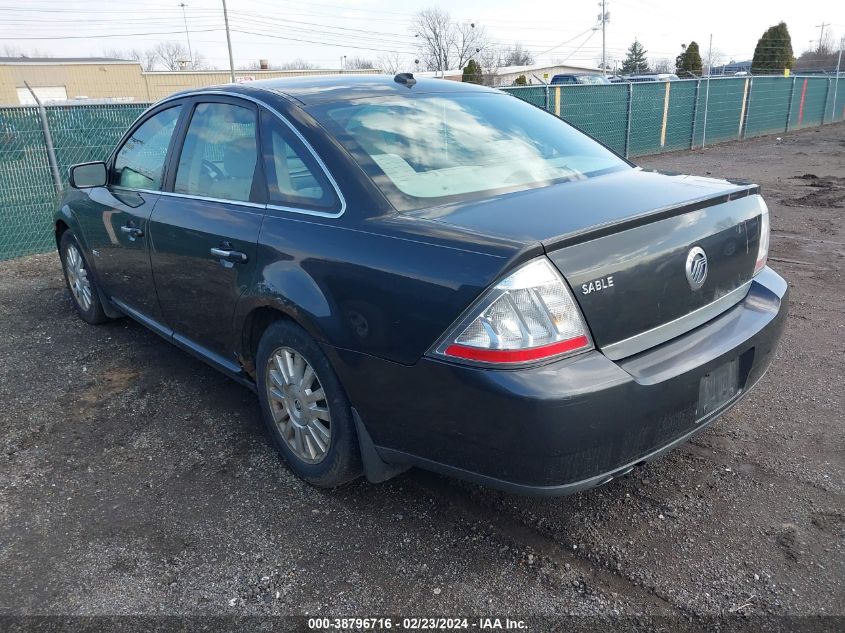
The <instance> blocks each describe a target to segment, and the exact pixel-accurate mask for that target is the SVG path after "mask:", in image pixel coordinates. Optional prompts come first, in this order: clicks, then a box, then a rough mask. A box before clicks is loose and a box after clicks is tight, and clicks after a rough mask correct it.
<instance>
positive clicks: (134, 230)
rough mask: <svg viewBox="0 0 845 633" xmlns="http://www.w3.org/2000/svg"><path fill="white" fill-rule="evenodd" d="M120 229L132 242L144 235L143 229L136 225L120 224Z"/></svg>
mask: <svg viewBox="0 0 845 633" xmlns="http://www.w3.org/2000/svg"><path fill="white" fill-rule="evenodd" d="M120 230H121V231H122V232H124V233H126V234H127V235H128V236H129V239H130V240H131V241H133V242H134V241H135V240H136V239H138V238H139V237H144V231H143V229H139V228H138V227H137V226H130V225H128V224H127V225H125V226H121V227H120Z"/></svg>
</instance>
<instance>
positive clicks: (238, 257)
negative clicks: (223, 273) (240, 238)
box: [210, 248, 249, 264]
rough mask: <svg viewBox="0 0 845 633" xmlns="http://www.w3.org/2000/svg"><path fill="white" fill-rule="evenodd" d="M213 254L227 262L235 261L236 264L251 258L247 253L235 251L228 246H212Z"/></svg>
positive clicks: (243, 262)
mask: <svg viewBox="0 0 845 633" xmlns="http://www.w3.org/2000/svg"><path fill="white" fill-rule="evenodd" d="M210 252H211V254H212V255H214V256H215V257H219V258H220V259H223V260H225V261H227V262H233V263H235V264H245V263H246V262H247V260H248V259H249V258H248V257H247V256H246V253H241V252H240V251H233V250H229V249H227V248H212V249H211V251H210Z"/></svg>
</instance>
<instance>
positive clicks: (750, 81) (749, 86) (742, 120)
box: [739, 77, 754, 141]
mask: <svg viewBox="0 0 845 633" xmlns="http://www.w3.org/2000/svg"><path fill="white" fill-rule="evenodd" d="M753 91H754V77H746V79H745V92H744V93H743V95H742V110H741V111H740V114H739V140H740V141H744V140H745V134H746V132H747V131H748V111H749V110H750V109H751V95H752V93H753Z"/></svg>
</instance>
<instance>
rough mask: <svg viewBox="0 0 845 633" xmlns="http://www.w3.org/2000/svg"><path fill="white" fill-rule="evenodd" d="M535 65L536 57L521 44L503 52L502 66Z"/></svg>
mask: <svg viewBox="0 0 845 633" xmlns="http://www.w3.org/2000/svg"><path fill="white" fill-rule="evenodd" d="M533 63H534V56H533V55H532V54H531V52H530V51H528V50H527V49H525V48H523V47H522V43H521V42H517V43H516V44H514V45H513V47H511V48H507V49H505V50H504V51H502V66H530V65H531V64H533Z"/></svg>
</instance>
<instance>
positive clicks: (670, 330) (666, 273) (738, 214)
mask: <svg viewBox="0 0 845 633" xmlns="http://www.w3.org/2000/svg"><path fill="white" fill-rule="evenodd" d="M758 191H759V188H758V187H756V186H755V185H739V184H735V183H730V182H728V181H723V180H715V179H709V178H696V177H690V176H669V175H664V174H657V173H653V172H643V171H641V170H638V169H636V170H633V169H632V170H626V171H624V172H619V173H615V174H609V175H607V176H602V177H598V178H592V179H589V180H586V181H582V182H576V183H565V184H562V185H556V186H553V187H547V188H543V189H538V190H532V191H527V192H522V193H520V194H514V195H509V196H503V197H501V198H493V199H490V200H487V201H484V202H481V203H474V204H471V205H469V204H468V205H455V206H452V207H445V208H444V207H440V208H437V209H430V210H427V211H426V212H423V213H420V214H418V215H423V217H427V218H428V219H436V220H439V221H441V222H447V223H450V224H455V225H458V226H461V227H462V228H464V229H470V230H473V231H477V232H478V233H480V234H487V235H491V234H492V235H500V236H503V237H504V236H507V237H510V238H514V237H519V238H521V239H524V240H532V241H534V240H538V241H540V242H542V243H543V246H544V247H545V249H546V252H547V254H548V256H549V258H550V259H551V260H552V262H553V263H554V264H555V266H557V268H558V269H559V270H560V272H561V273H562V274H563V275H564V277H565V278H566V279H567V281H568V282H569V284H570V286H571V287H572V290H573V294H574V296H575V298H576V300H577V301H578V303H579V305H580V307H581V310H582V312H583V313H584V317H585V318H586V320H587V324H588V325H589V327H590V330H591V333H592V335H593V339H594V341H595V344H596V347H598V348H599V349H600V350H602V351H603V352H604V353H605V354H606V355H607V356H608V357H610V358H612V359H619V358H624V357H627V356H630V355H632V354H636V353H638V352H641V351H643V350H645V349H648V348H650V347H653V346H655V345H659V344H660V343H662V342H665V341H667V340H669V339H671V338H674V337H675V336H678V335H680V334H683V333H684V332H686V331H689V330H691V329H693V328H694V327H697V326H698V325H701V324H703V323H704V322H706V321H708V320H710V319H712V318H714V317H715V316H717V315H718V314H720V313H721V312H724V311H725V310H727V309H728V308H730V307H731V306H732V305H734V304H736V303H737V302H739V301H740V300H741V299H742V298H743V297H744V296H745V294H746V293H747V290H748V286H749V285H750V280H751V278H752V276H753V273H754V266H755V262H756V257H757V250H758V244H759V237H760V220H759V218H760V214H761V212H762V211H763V209H765V205H764V203H763V201H762V199H761V198H760V196H759V195H757V193H758ZM693 249H701V251H703V253H704V255H705V257H706V276H705V277H704V279H703V280H701V283H700V284H698V283H696V282H697V281H698V280H697V278H696V275H695V274H694V273H696V272H697V273H699V274H700V273H701V272H702V270H701V268H702V267H701V262H697V263H696V261H693V262H692V263H691V266H690V269H691V273H692V274H691V276H692V277H693V280H692V281H690V279H689V278H688V275H687V259H688V257H691V258H692V259H693V260H699V259H701V257H700V252H699V251H698V250H696V251H695V252H691V251H692V250H693Z"/></svg>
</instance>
